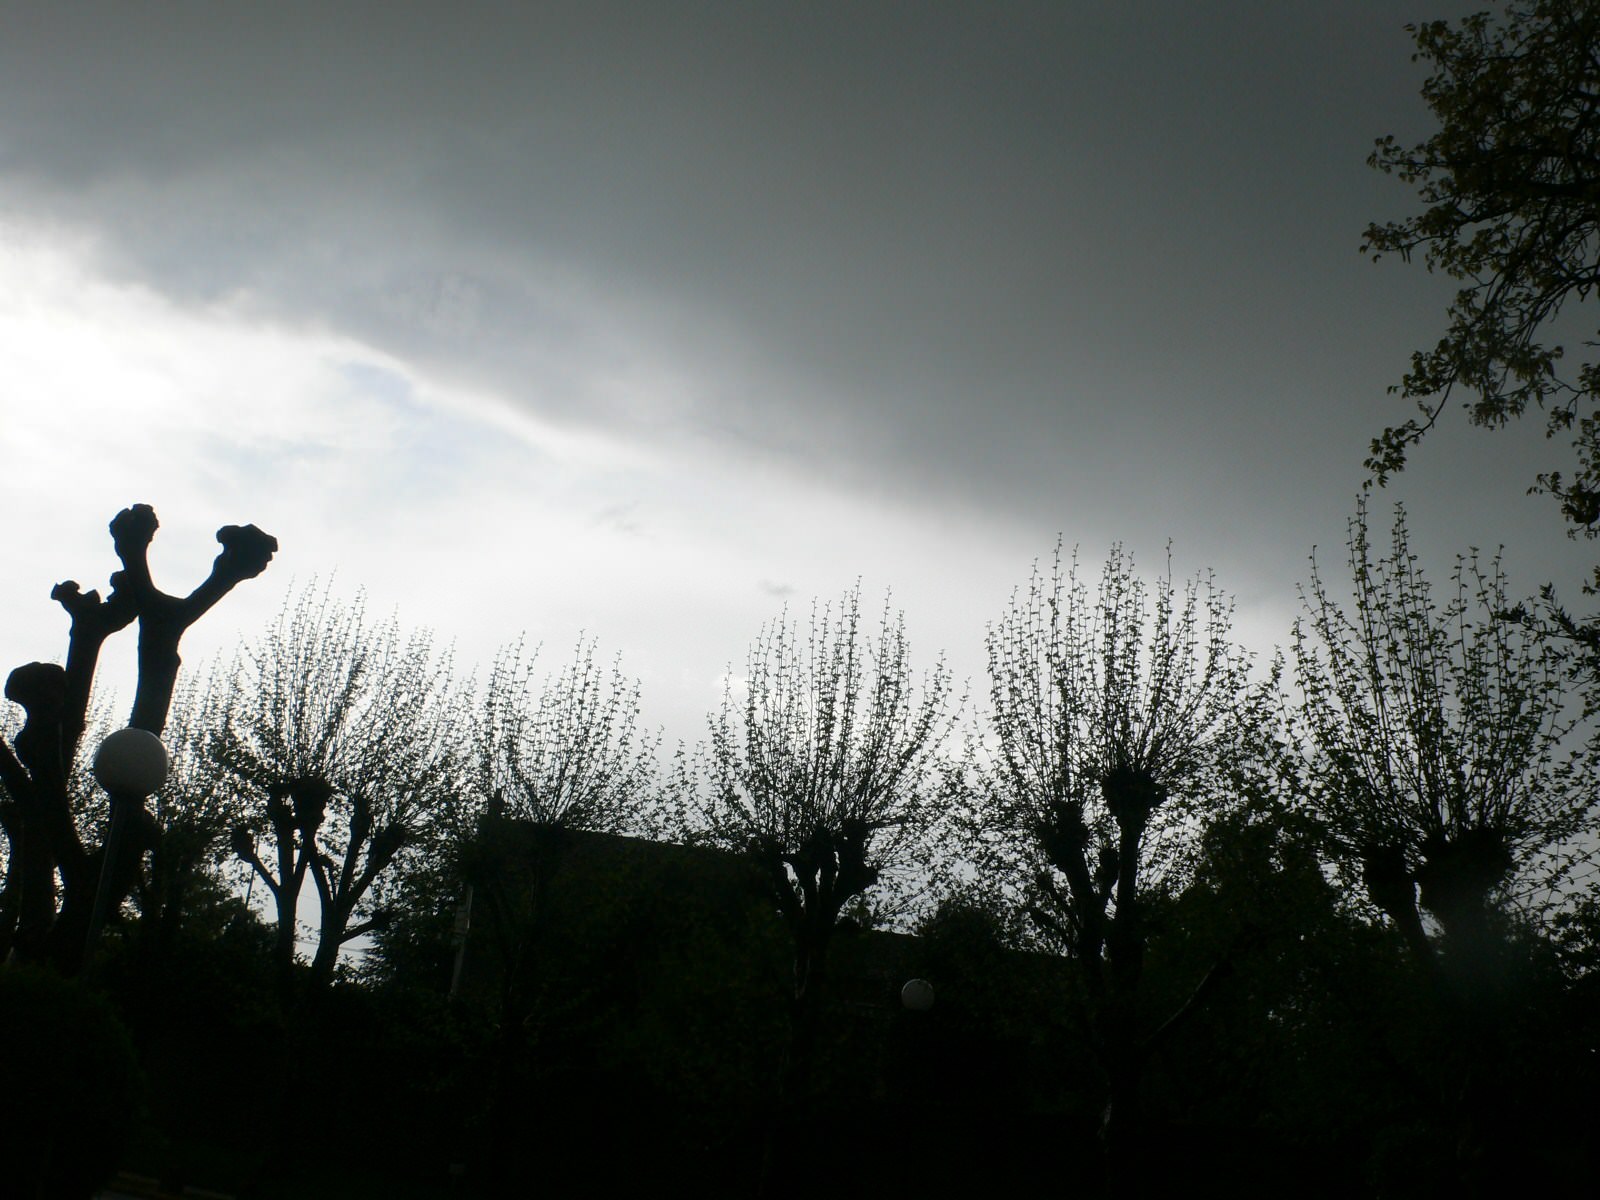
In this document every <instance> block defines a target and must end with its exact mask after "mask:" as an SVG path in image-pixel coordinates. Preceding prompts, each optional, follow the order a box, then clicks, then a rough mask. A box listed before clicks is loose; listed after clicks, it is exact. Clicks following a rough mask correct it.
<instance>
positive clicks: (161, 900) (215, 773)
mask: <svg viewBox="0 0 1600 1200" xmlns="http://www.w3.org/2000/svg"><path fill="white" fill-rule="evenodd" d="M227 685H228V678H227V676H226V675H225V674H224V673H223V672H222V671H221V670H219V669H218V668H217V667H216V666H215V665H213V667H212V669H211V671H210V673H209V674H208V675H207V676H206V677H204V678H202V679H199V680H195V679H192V678H191V679H190V680H188V681H187V682H186V683H185V684H184V685H181V686H180V687H179V688H178V690H177V692H176V694H175V696H174V700H173V710H172V713H171V717H170V720H169V721H168V724H167V736H166V743H167V747H168V752H169V754H170V758H171V767H170V769H169V771H168V772H167V780H166V782H165V783H164V784H163V785H162V786H161V789H160V790H159V791H158V792H157V793H156V794H155V795H154V796H152V797H151V800H150V817H151V820H152V821H153V822H154V825H155V827H156V828H157V830H159V835H160V836H159V839H158V840H157V843H156V845H155V847H154V848H153V849H152V850H151V853H150V860H149V865H148V868H147V870H146V871H145V873H144V875H143V877H142V878H141V879H140V881H139V884H138V886H137V887H136V888H135V890H134V893H133V897H132V899H133V901H134V904H135V905H136V906H137V908H138V910H139V934H138V936H139V938H140V942H141V945H142V948H143V950H144V951H145V952H146V953H148V954H151V955H153V961H155V962H157V963H159V962H161V961H163V960H164V959H165V958H166V956H167V955H168V954H169V953H170V952H171V949H172V946H173V943H174V940H175V938H176V936H177V933H178V930H179V928H180V926H181V925H182V924H183V923H184V921H185V920H186V918H187V917H189V916H190V915H191V909H192V908H193V907H194V902H195V900H196V899H197V898H199V897H205V898H207V899H208V900H209V899H211V898H213V897H215V896H218V895H226V894H227V893H228V892H229V891H230V890H231V889H230V885H229V882H228V881H227V880H226V879H224V878H223V875H224V871H223V867H224V864H225V863H226V862H227V861H228V859H229V858H230V857H231V853H232V851H231V837H230V835H231V834H232V832H233V831H234V830H235V829H236V828H238V827H239V826H240V825H241V824H243V823H245V822H246V821H248V819H249V816H250V808H251V806H252V799H251V798H250V797H248V796H246V795H243V794H242V793H241V792H240V790H239V788H238V786H237V782H236V780H235V779H233V778H232V776H231V775H230V774H229V772H228V771H227V770H226V769H225V768H224V767H223V766H222V765H221V764H219V763H218V762H217V761H216V760H215V759H214V758H213V757H212V750H213V749H214V741H215V734H216V730H217V728H218V726H219V724H220V721H221V710H222V706H223V704H224V703H225V702H226V700H227V697H228V686H227Z"/></svg>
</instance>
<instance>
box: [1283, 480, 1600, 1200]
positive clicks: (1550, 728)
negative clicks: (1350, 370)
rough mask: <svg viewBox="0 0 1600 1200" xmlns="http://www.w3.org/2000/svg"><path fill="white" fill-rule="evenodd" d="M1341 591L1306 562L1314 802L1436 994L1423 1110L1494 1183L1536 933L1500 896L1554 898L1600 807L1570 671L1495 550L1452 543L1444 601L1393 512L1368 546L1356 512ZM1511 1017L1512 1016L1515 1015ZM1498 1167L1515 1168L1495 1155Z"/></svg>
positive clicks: (1478, 1181) (1300, 630)
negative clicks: (1519, 608)
mask: <svg viewBox="0 0 1600 1200" xmlns="http://www.w3.org/2000/svg"><path fill="white" fill-rule="evenodd" d="M1349 565H1350V570H1351V575H1352V579H1353V587H1354V593H1353V596H1352V604H1351V606H1350V607H1348V608H1344V607H1341V606H1340V604H1339V603H1337V602H1336V601H1335V600H1334V599H1333V598H1332V597H1331V596H1330V595H1329V592H1328V588H1327V586H1326V584H1325V583H1324V581H1323V578H1322V576H1321V574H1320V572H1319V571H1318V570H1317V568H1316V564H1315V559H1313V564H1312V574H1311V582H1310V587H1309V592H1308V594H1307V597H1306V604H1307V608H1308V610H1309V611H1308V614H1307V616H1306V617H1305V618H1304V619H1302V620H1301V621H1300V622H1298V623H1297V625H1296V629H1295V647H1294V649H1295V664H1296V677H1297V679H1298V682H1299V685H1300V691H1301V694H1302V698H1301V702H1300V706H1299V712H1298V714H1297V718H1296V724H1297V726H1298V740H1299V741H1300V742H1301V744H1302V745H1303V747H1304V748H1305V750H1306V751H1307V752H1308V753H1309V754H1310V755H1311V760H1310V762H1309V764H1308V769H1307V770H1306V772H1305V779H1306V795H1307V798H1308V801H1309V804H1310V806H1311V809H1312V811H1313V812H1314V813H1315V814H1316V816H1317V817H1318V818H1319V819H1320V820H1321V822H1322V823H1323V824H1324V825H1325V827H1326V829H1327V830H1328V834H1329V846H1330V848H1331V850H1332V853H1333V855H1334V857H1335V859H1336V861H1337V862H1338V863H1339V864H1340V866H1341V868H1342V870H1343V872H1344V875H1345V878H1346V879H1347V880H1349V881H1350V882H1352V883H1353V882H1355V881H1356V880H1358V879H1359V881H1360V886H1361V888H1362V889H1363V890H1364V892H1365V894H1366V897H1367V898H1368V899H1369V900H1370V901H1371V903H1372V905H1373V906H1374V907H1375V908H1377V909H1379V910H1381V911H1382V912H1383V913H1384V914H1385V915H1386V916H1387V917H1388V918H1389V920H1390V921H1392V922H1393V924H1394V926H1395V928H1396V929H1397V930H1398V931H1399V932H1400V934H1401V935H1402V936H1403V937H1404V939H1405V942H1406V945H1407V947H1408V948H1409V951H1410V954H1411V956H1412V958H1413V960H1414V962H1415V963H1416V964H1417V965H1418V967H1419V968H1420V970H1421V972H1422V974H1423V975H1424V977H1425V978H1426V979H1427V981H1428V983H1429V984H1430V986H1431V988H1432V990H1433V994H1434V995H1435V998H1436V1003H1437V1005H1438V1016H1439V1021H1438V1026H1439V1029H1438V1035H1437V1036H1438V1046H1439V1048H1438V1051H1437V1052H1436V1054H1435V1055H1434V1056H1433V1057H1434V1063H1435V1065H1434V1069H1433V1070H1432V1071H1431V1072H1430V1073H1431V1075H1432V1076H1433V1079H1434V1082H1435V1084H1436V1085H1437V1086H1439V1087H1440V1088H1442V1089H1443V1090H1442V1094H1441V1096H1440V1099H1439V1100H1438V1101H1436V1103H1435V1106H1434V1112H1433V1113H1432V1114H1430V1115H1432V1116H1433V1117H1434V1119H1436V1120H1442V1121H1443V1123H1444V1125H1445V1127H1446V1128H1447V1129H1448V1128H1449V1127H1450V1126H1452V1125H1453V1126H1454V1129H1453V1130H1452V1131H1451V1133H1450V1137H1451V1140H1452V1141H1453V1143H1454V1146H1455V1163H1454V1167H1453V1172H1454V1176H1455V1178H1456V1179H1457V1182H1458V1184H1459V1185H1460V1186H1463V1187H1466V1188H1467V1189H1468V1190H1469V1191H1474V1192H1482V1191H1484V1190H1485V1189H1486V1188H1488V1186H1489V1185H1488V1182H1487V1180H1488V1178H1489V1172H1491V1170H1492V1169H1493V1165H1492V1163H1491V1162H1490V1160H1489V1158H1488V1157H1486V1156H1492V1155H1493V1153H1494V1152H1496V1151H1497V1150H1498V1151H1511V1150H1512V1149H1513V1148H1511V1147H1508V1146H1506V1145H1505V1144H1504V1142H1503V1140H1502V1139H1503V1130H1504V1129H1506V1128H1508V1127H1509V1123H1510V1119H1511V1114H1512V1104H1513V1101H1514V1098H1515V1095H1514V1094H1515V1090H1516V1089H1515V1088H1514V1086H1513V1085H1512V1082H1511V1081H1512V1080H1513V1079H1515V1078H1518V1077H1523V1078H1526V1076H1527V1075H1528V1073H1529V1072H1528V1069H1527V1065H1526V1064H1524V1065H1521V1066H1517V1067H1516V1068H1515V1069H1513V1065H1512V1063H1511V1061H1510V1060H1511V1057H1512V1056H1511V1055H1510V1053H1509V1047H1510V1042H1509V1041H1508V1039H1507V1036H1506V1035H1507V1033H1508V1030H1507V1028H1506V1021H1507V1018H1508V1017H1509V1016H1510V1014H1511V1013H1513V1012H1514V1011H1517V1007H1516V996H1515V987H1514V982H1515V981H1516V980H1517V979H1519V978H1521V977H1524V976H1526V974H1527V959H1528V947H1529V944H1528V941H1527V939H1526V938H1524V937H1522V936H1520V935H1518V934H1517V933H1516V930H1515V927H1514V924H1513V923H1512V922H1511V921H1510V920H1509V919H1508V911H1507V907H1508V904H1509V902H1510V901H1512V900H1513V899H1516V898H1517V897H1516V893H1518V892H1521V893H1523V898H1524V899H1528V898H1531V899H1533V900H1535V901H1545V902H1548V901H1549V900H1551V899H1552V898H1553V893H1554V891H1555V889H1557V888H1559V886H1560V884H1561V882H1562V879H1563V877H1564V876H1565V873H1566V870H1567V866H1568V865H1569V861H1570V857H1571V854H1570V851H1571V849H1572V847H1571V845H1570V844H1569V843H1570V841H1571V839H1572V838H1574V836H1575V835H1576V834H1577V833H1578V832H1579V831H1580V830H1581V829H1582V828H1583V826H1584V823H1585V820H1586V817H1587V814H1588V813H1589V812H1590V810H1591V806H1592V804H1593V794H1594V789H1593V783H1592V781H1591V780H1590V779H1589V778H1588V771H1587V769H1586V768H1585V766H1584V763H1583V759H1582V757H1581V755H1580V754H1579V753H1578V752H1577V751H1576V750H1569V749H1568V747H1567V742H1568V740H1569V735H1570V733H1571V731H1572V728H1573V718H1572V716H1571V715H1570V714H1569V712H1568V705H1567V702H1566V696H1565V693H1564V680H1563V676H1562V673H1561V670H1560V667H1559V664H1558V663H1557V661H1556V656H1555V654H1554V653H1553V652H1552V650H1551V648H1550V646H1549V644H1548V643H1546V642H1544V641H1542V640H1540V639H1538V638H1537V637H1536V636H1535V635H1533V634H1531V633H1530V632H1529V631H1528V630H1526V629H1525V628H1523V627H1522V626H1520V625H1519V624H1517V623H1515V622H1514V621H1511V620H1508V619H1507V616H1506V614H1507V611H1508V610H1509V609H1510V608H1511V607H1512V605H1511V603H1510V600H1509V598H1508V595H1507V584H1506V578H1505V575H1504V573H1503V572H1502V570H1501V568H1500V561H1499V558H1498V556H1497V557H1495V558H1493V559H1491V560H1489V561H1488V562H1487V563H1485V562H1483V561H1482V560H1481V559H1480V558H1479V557H1478V555H1477V554H1476V553H1473V554H1472V555H1469V556H1466V557H1463V558H1458V559H1457V560H1456V564H1455V569H1454V571H1453V573H1452V577H1451V586H1450V587H1449V588H1448V590H1447V591H1446V592H1445V595H1444V596H1443V597H1436V595H1435V593H1434V591H1433V589H1432V588H1431V587H1430V585H1429V583H1428V580H1427V579H1426V577H1425V576H1424V574H1423V572H1422V569H1421V566H1420V565H1419V563H1418V559H1417V556H1416V555H1415V554H1414V553H1413V552H1412V550H1411V547H1410V542H1409V538H1408V535H1407V531H1406V524H1405V514H1404V512H1403V511H1401V510H1399V509H1397V510H1396V516H1395V522H1394V528H1393V533H1392V535H1391V540H1390V545H1389V550H1388V552H1387V553H1386V554H1382V555H1375V554H1374V551H1373V548H1372V546H1371V545H1370V543H1369V541H1368V535H1367V525H1366V513H1365V511H1364V509H1358V511H1357V514H1356V516H1355V518H1354V519H1353V520H1352V522H1351V526H1350V542H1349ZM1519 1019H1520V1018H1519ZM1501 1165H1506V1164H1504V1163H1502V1164H1501Z"/></svg>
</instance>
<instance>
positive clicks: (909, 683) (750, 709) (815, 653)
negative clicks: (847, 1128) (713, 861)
mask: <svg viewBox="0 0 1600 1200" xmlns="http://www.w3.org/2000/svg"><path fill="white" fill-rule="evenodd" d="M950 692H951V687H950V674H949V671H948V669H947V668H946V667H945V666H944V663H943V661H942V660H941V661H939V662H938V663H937V664H936V665H935V666H934V668H933V669H932V671H931V672H929V673H927V674H925V675H924V676H923V677H922V680H921V682H920V686H919V684H918V681H917V680H916V679H915V678H914V676H913V674H912V670H911V658H910V643H909V642H908V640H907V638H906V635H905V623H904V619H903V617H901V616H900V615H899V614H895V613H892V612H891V611H890V609H889V607H888V602H887V599H886V600H885V605H884V611H883V614H882V616H881V618H880V620H879V623H878V631H877V635H876V636H872V635H871V634H870V633H868V632H866V631H864V630H863V629H862V627H861V596H860V588H859V586H858V587H855V588H852V589H851V590H850V591H848V592H846V593H845V595H844V597H843V598H842V599H841V601H840V602H839V605H838V607H837V609H835V608H834V607H833V606H832V605H823V606H822V607H821V608H820V609H819V608H818V607H817V606H816V605H815V604H813V606H812V610H811V620H810V624H809V627H808V629H807V631H806V633H805V634H803V635H802V633H801V631H800V629H799V627H798V626H797V625H796V624H794V623H792V622H791V621H790V620H789V619H788V616H787V613H785V614H784V616H782V617H780V618H779V619H778V620H776V621H774V622H772V623H770V624H768V625H766V626H764V627H763V628H762V630H761V632H760V634H759V635H758V636H757V638H756V641H755V642H754V643H753V644H752V645H751V647H750V653H749V657H748V659H747V662H746V675H745V679H744V697H743V700H742V702H739V701H736V700H735V698H734V694H733V691H732V688H731V685H730V687H729V689H728V690H727V691H726V692H725V693H724V698H723V703H722V708H721V709H720V711H718V712H716V713H714V714H712V716H711V746H710V754H709V762H708V764H707V775H708V776H709V779H708V784H709V794H708V795H702V796H701V798H700V809H699V813H698V819H699V820H700V821H701V822H702V824H703V831H704V835H705V836H706V837H707V838H708V839H709V840H710V841H711V842H712V843H713V844H715V845H719V846H721V847H723V848H725V849H728V850H733V851H736V852H738V853H740V854H742V855H745V856H746V857H747V858H748V859H749V861H751V862H752V863H753V864H754V865H755V866H756V867H757V869H758V870H759V871H760V874H761V878H762V879H763V880H764V882H765V885H766V890H767V894H768V896H769V897H770V900H771V901H772V903H774V904H775V906H776V907H777V909H778V911H779V913H780V914H781V915H782V917H783V921H784V925H785V928H786V929H787V931H788V934H789V940H790V944H791V947H792V950H793V954H794V973H793V978H792V983H791V987H790V990H789V1017H790V1029H791V1038H790V1045H789V1051H788V1057H787V1060H786V1065H785V1068H784V1071H783V1092H784V1096H785V1098H786V1100H788V1101H798V1100H800V1099H801V1098H803V1097H804V1096H805V1093H806V1090H807V1088H808V1084H809V1072H810V1067H811V1060H812V1057H813V1047H814V1045H815V1040H816V1035H817V1026H818V1019H819V1016H820V1012H821V997H822V989H821V980H822V977H823V973H824V970H825V964H826V960H827V956H828V949H829V945H830V943H831V941H832V939H833V936H834V933H835V931H836V930H837V929H838V927H839V925H840V923H841V920H842V919H843V917H844V914H845V913H846V912H847V910H848V909H850V908H851V906H852V905H854V906H857V907H859V906H860V905H861V903H862V902H863V901H864V900H865V898H866V896H867V894H868V893H869V891H870V890H871V889H874V888H877V887H880V886H881V885H882V884H884V883H885V882H887V880H886V876H892V875H893V874H894V872H895V871H896V870H897V869H903V868H905V867H907V866H909V865H911V864H912V863H913V862H914V861H915V859H916V857H917V852H918V847H919V845H920V843H921V842H922V840H923V838H924V837H925V836H926V833H927V831H928V829H929V827H930V825H931V824H932V822H933V820H934V818H935V816H936V815H937V809H936V806H935V799H936V797H937V796H938V795H939V794H940V792H941V788H942V784H943V782H944V772H943V770H942V769H941V761H940V758H939V752H940V748H941V746H942V744H943V742H944V740H945V738H946V737H947V736H948V734H949V731H950V728H951V725H952V722H953V720H954V716H953V713H952V711H951V702H950Z"/></svg>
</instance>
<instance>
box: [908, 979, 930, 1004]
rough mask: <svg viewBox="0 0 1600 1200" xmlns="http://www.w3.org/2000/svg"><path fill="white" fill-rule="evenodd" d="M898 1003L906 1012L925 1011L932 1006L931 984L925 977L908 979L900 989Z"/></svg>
mask: <svg viewBox="0 0 1600 1200" xmlns="http://www.w3.org/2000/svg"><path fill="white" fill-rule="evenodd" d="M900 1004H901V1006H902V1007H903V1008H905V1010H906V1011H907V1012H927V1011H928V1010H929V1009H930V1008H932V1007H933V984H931V983H929V982H928V981H927V980H926V979H908V980H906V985H905V986H904V987H903V988H901V989H900Z"/></svg>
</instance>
